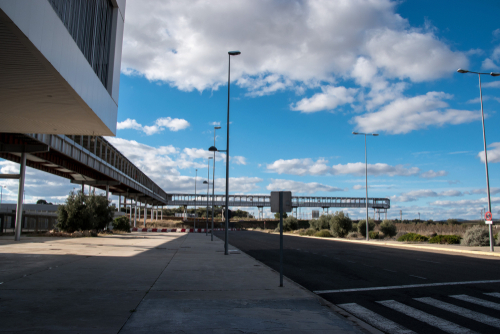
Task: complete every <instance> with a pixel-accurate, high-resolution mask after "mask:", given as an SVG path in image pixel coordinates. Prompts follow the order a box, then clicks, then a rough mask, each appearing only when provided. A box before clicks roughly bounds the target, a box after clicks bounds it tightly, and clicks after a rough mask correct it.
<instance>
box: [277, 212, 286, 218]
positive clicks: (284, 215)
mask: <svg viewBox="0 0 500 334" xmlns="http://www.w3.org/2000/svg"><path fill="white" fill-rule="evenodd" d="M287 217H288V215H287V213H286V212H283V219H285V218H287ZM274 219H280V213H279V212H276V213H275V214H274Z"/></svg>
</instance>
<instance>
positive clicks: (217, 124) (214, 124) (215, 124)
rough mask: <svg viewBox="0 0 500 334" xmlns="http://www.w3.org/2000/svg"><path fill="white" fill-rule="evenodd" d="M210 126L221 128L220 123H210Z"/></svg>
mask: <svg viewBox="0 0 500 334" xmlns="http://www.w3.org/2000/svg"><path fill="white" fill-rule="evenodd" d="M208 124H209V125H213V126H220V122H212V123H208Z"/></svg>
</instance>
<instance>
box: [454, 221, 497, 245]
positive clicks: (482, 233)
mask: <svg viewBox="0 0 500 334" xmlns="http://www.w3.org/2000/svg"><path fill="white" fill-rule="evenodd" d="M461 243H462V245H465V246H488V245H489V244H490V238H489V233H488V230H487V229H485V228H484V227H482V226H479V225H475V226H472V227H471V228H469V229H468V230H467V231H465V233H464V237H463V239H462V242H461Z"/></svg>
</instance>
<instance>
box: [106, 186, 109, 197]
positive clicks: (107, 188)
mask: <svg viewBox="0 0 500 334" xmlns="http://www.w3.org/2000/svg"><path fill="white" fill-rule="evenodd" d="M106 200H108V201H109V184H107V185H106Z"/></svg>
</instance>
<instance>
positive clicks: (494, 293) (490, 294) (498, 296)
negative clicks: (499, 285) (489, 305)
mask: <svg viewBox="0 0 500 334" xmlns="http://www.w3.org/2000/svg"><path fill="white" fill-rule="evenodd" d="M484 294H485V295H488V296H491V297H497V298H500V293H498V292H485V293H484Z"/></svg>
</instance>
